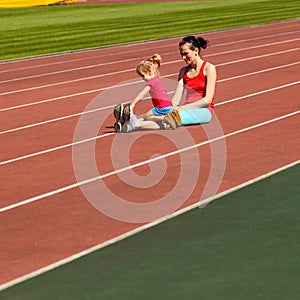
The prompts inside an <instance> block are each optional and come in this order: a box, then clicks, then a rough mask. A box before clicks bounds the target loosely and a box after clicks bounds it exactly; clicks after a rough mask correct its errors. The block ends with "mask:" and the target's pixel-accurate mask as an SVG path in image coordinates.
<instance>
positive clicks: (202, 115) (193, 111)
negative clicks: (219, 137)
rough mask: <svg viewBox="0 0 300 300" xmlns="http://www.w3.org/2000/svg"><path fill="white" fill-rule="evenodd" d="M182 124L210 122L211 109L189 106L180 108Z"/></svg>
mask: <svg viewBox="0 0 300 300" xmlns="http://www.w3.org/2000/svg"><path fill="white" fill-rule="evenodd" d="M179 115H180V118H181V124H182V125H183V126H184V125H197V124H204V123H208V122H209V121H210V120H211V111H210V110H209V109H208V108H188V109H182V110H179Z"/></svg>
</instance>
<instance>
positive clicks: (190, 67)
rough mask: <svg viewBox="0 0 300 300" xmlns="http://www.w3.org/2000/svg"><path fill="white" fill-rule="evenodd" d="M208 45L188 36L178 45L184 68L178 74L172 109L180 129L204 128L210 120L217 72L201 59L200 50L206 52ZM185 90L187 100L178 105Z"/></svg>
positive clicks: (202, 39)
mask: <svg viewBox="0 0 300 300" xmlns="http://www.w3.org/2000/svg"><path fill="white" fill-rule="evenodd" d="M207 44H208V41H207V40H205V39H204V38H202V37H198V38H196V37H195V36H187V37H185V38H183V39H182V41H181V42H180V43H179V51H180V54H181V56H182V58H183V60H184V61H185V63H186V64H187V66H186V67H183V68H182V69H181V70H180V72H179V77H178V83H177V87H176V91H175V94H174V97H173V99H172V102H173V105H174V106H177V105H179V106H178V107H176V108H177V110H178V112H179V116H180V119H181V124H182V125H192V124H203V123H208V122H209V121H210V120H211V113H212V111H213V110H214V94H215V89H216V82H217V72H216V68H215V66H214V65H213V64H211V63H209V62H206V61H204V60H203V59H202V58H201V56H200V51H201V49H205V48H206V47H207ZM184 90H186V100H185V102H184V103H183V105H180V101H181V98H182V95H183V92H184Z"/></svg>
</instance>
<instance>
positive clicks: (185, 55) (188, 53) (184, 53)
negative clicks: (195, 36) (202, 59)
mask: <svg viewBox="0 0 300 300" xmlns="http://www.w3.org/2000/svg"><path fill="white" fill-rule="evenodd" d="M179 51H180V55H181V57H182V59H183V60H184V61H185V63H186V64H187V65H190V64H191V63H193V62H194V61H195V59H196V56H197V55H198V49H197V48H196V49H195V50H192V49H190V44H184V45H182V46H180V47H179Z"/></svg>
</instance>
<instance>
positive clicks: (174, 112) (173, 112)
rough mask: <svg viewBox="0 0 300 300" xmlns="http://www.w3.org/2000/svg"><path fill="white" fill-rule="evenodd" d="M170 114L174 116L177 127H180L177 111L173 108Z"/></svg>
mask: <svg viewBox="0 0 300 300" xmlns="http://www.w3.org/2000/svg"><path fill="white" fill-rule="evenodd" d="M171 114H172V115H173V116H174V119H175V122H176V125H177V127H179V126H181V118H180V115H179V111H178V109H176V108H174V109H173V111H172V113H171Z"/></svg>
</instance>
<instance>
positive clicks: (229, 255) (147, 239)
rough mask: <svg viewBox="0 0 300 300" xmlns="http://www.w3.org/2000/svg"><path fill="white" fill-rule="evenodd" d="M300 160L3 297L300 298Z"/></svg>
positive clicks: (10, 299) (37, 299)
mask: <svg viewBox="0 0 300 300" xmlns="http://www.w3.org/2000/svg"><path fill="white" fill-rule="evenodd" d="M299 172H300V165H296V166H294V167H292V168H289V169H287V170H285V171H283V172H280V173H278V174H276V175H273V176H271V177H269V178H267V179H265V180H263V181H260V182H257V183H255V184H252V185H250V186H248V187H246V188H243V189H241V190H239V191H236V192H234V193H232V194H229V195H227V196H225V197H222V198H220V199H218V200H216V201H214V202H212V203H211V204H209V205H207V206H206V207H204V208H203V209H194V210H192V211H190V212H188V213H185V214H184V215H181V216H179V217H177V218H175V219H171V220H169V221H167V222H165V223H162V224H160V225H158V226H156V227H153V228H151V229H148V230H146V231H143V232H141V233H139V234H138V235H136V236H133V237H131V238H128V239H126V240H123V241H121V242H119V243H117V244H114V245H112V246H109V247H106V248H103V249H102V250H100V251H97V252H94V253H93V254H90V255H88V256H85V257H83V258H81V259H79V260H77V261H74V262H73V263H71V264H68V265H65V266H63V267H61V268H58V269H55V270H53V271H51V272H48V273H45V274H44V275H41V276H39V277H37V278H34V279H32V280H29V281H26V282H24V283H22V284H19V285H17V286H15V287H12V288H10V289H7V290H4V291H2V293H1V295H0V298H1V299H3V300H13V299H22V300H27V299H28V300H40V299H44V300H47V299H49V300H50V299H51V300H52V299H57V300H68V299H72V300H76V299H78V300H87V299H91V300H94V299H99V300H100V299H105V300H107V299H110V300H115V299H116V300H117V299H118V300H119V299H121V300H127V299H128V300H135V299H137V300H140V299H143V300H148V299H149V300H150V299H151V300H152V299H158V300H161V299H163V300H169V299H170V300H171V299H172V300H177V299H178V300H182V299H205V300H216V299H220V300H227V299H228V300H231V299H237V300H239V299H241V300H254V299H268V300H269V299H271V300H282V299H288V300H298V299H299V295H300V287H299V283H298V281H299V276H298V275H299V272H300V256H299V253H300V244H299V241H298V240H299V237H298V235H299V230H300V222H299V210H300V201H299V194H300V186H299V182H298V181H299Z"/></svg>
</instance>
